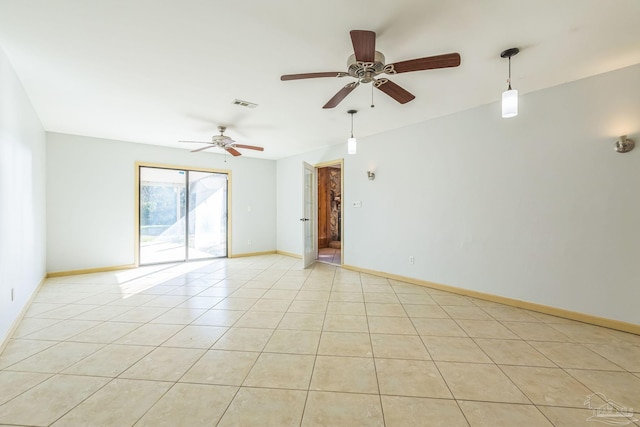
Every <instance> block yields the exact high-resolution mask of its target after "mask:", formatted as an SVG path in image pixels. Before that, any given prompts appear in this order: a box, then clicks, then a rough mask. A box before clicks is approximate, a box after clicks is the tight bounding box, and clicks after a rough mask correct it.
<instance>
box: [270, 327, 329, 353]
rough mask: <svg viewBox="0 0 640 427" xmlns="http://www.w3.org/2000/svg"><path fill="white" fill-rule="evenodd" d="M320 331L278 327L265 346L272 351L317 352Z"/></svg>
mask: <svg viewBox="0 0 640 427" xmlns="http://www.w3.org/2000/svg"><path fill="white" fill-rule="evenodd" d="M319 342H320V332H319V331H299V330H289V329H276V330H275V331H274V332H273V335H271V339H269V342H268V343H267V345H266V346H265V348H264V351H265V352H270V353H295V354H314V355H315V354H316V352H317V350H318V343H319Z"/></svg>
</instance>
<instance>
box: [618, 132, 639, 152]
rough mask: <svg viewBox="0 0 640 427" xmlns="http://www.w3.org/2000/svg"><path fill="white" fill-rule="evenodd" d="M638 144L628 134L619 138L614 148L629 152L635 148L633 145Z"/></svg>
mask: <svg viewBox="0 0 640 427" xmlns="http://www.w3.org/2000/svg"><path fill="white" fill-rule="evenodd" d="M635 146H636V143H635V142H633V141H632V140H630V139H628V138H627V135H622V136H620V137H619V138H618V140H617V141H616V143H615V144H614V145H613V149H614V150H616V151H617V152H618V153H628V152H629V151H631V150H633V147H635Z"/></svg>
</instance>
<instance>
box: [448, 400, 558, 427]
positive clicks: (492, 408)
mask: <svg viewBox="0 0 640 427" xmlns="http://www.w3.org/2000/svg"><path fill="white" fill-rule="evenodd" d="M460 407H461V408H462V412H464V415H465V416H466V417H467V420H468V421H469V423H470V424H471V425H472V426H474V427H476V426H478V427H496V426H527V427H552V426H553V424H551V423H550V422H549V420H547V419H546V417H545V416H544V415H542V413H541V412H540V411H539V410H538V409H537V408H536V407H535V406H532V405H513V404H505V403H489V402H464V401H462V402H460Z"/></svg>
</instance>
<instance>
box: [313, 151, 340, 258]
mask: <svg viewBox="0 0 640 427" xmlns="http://www.w3.org/2000/svg"><path fill="white" fill-rule="evenodd" d="M316 170H317V176H318V193H317V194H318V222H317V224H318V232H317V236H318V242H317V243H318V261H320V262H325V263H329V264H336V265H341V264H342V263H343V261H342V242H343V235H342V234H343V227H342V206H343V203H342V193H343V183H342V181H343V180H342V161H338V162H330V163H324V164H321V165H316Z"/></svg>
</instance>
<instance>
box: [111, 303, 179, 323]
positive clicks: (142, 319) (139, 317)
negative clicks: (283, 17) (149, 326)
mask: <svg viewBox="0 0 640 427" xmlns="http://www.w3.org/2000/svg"><path fill="white" fill-rule="evenodd" d="M168 310H169V307H134V308H133V309H131V310H129V311H127V312H125V313H122V314H121V315H119V316H116V317H114V318H113V319H111V321H112V322H136V323H147V322H150V321H151V320H153V319H155V318H156V317H158V316H160V315H162V314H164V313H166V312H167V311H168Z"/></svg>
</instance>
